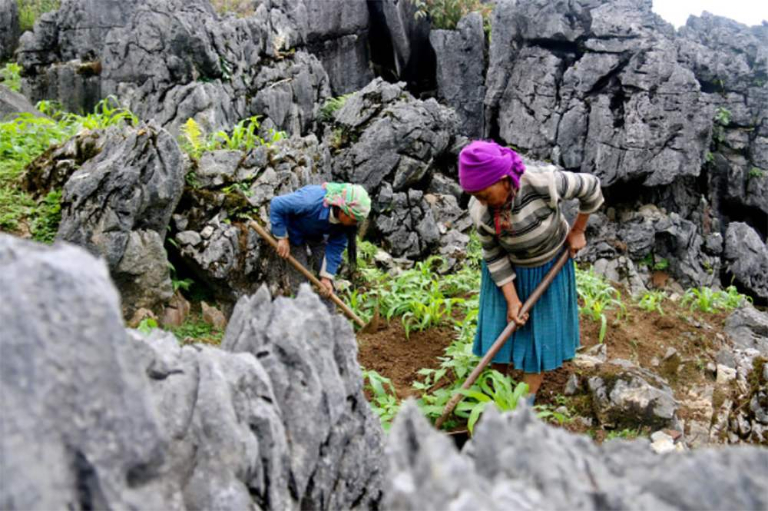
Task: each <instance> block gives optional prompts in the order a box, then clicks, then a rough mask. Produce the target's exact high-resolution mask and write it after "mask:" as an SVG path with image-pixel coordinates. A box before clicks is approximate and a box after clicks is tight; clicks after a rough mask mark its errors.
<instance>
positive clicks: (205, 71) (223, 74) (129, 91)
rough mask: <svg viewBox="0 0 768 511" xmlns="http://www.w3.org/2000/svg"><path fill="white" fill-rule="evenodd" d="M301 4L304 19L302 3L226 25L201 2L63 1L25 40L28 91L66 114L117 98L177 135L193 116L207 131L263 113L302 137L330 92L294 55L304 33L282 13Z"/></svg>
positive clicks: (264, 6) (309, 62)
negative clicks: (54, 101) (59, 105)
mask: <svg viewBox="0 0 768 511" xmlns="http://www.w3.org/2000/svg"><path fill="white" fill-rule="evenodd" d="M273 3H275V4H278V5H277V7H274V6H273V5H272V4H273ZM268 4H269V5H268ZM297 5H298V6H300V7H301V9H299V10H298V11H296V12H299V13H302V12H303V14H304V17H303V18H301V17H300V18H301V19H303V20H304V21H306V19H307V18H306V15H307V13H306V9H304V6H303V2H286V3H285V5H283V3H282V2H264V3H261V4H260V5H259V6H258V8H257V9H256V12H255V14H254V15H253V16H250V17H247V18H235V17H226V18H224V19H220V18H219V17H218V16H217V15H216V14H215V13H214V12H213V9H212V7H211V5H210V3H209V2H207V1H206V0H193V1H189V2H187V1H182V0H150V1H139V0H127V1H124V2H117V1H114V0H110V1H109V2H107V5H102V3H99V2H93V1H91V0H77V1H72V2H67V3H65V4H64V5H63V6H62V7H61V9H60V10H59V11H57V12H55V13H50V14H48V15H46V16H43V18H42V19H41V22H40V23H39V25H38V26H37V27H36V29H35V32H34V33H33V34H28V35H25V37H24V38H23V40H22V45H21V49H20V53H19V56H20V62H21V64H22V65H23V66H24V68H25V69H26V70H27V71H28V74H29V78H28V79H25V80H24V89H25V91H26V93H27V95H28V96H30V97H31V98H32V99H35V100H37V99H43V98H45V99H58V100H60V101H61V102H62V103H63V104H64V105H65V106H66V107H67V108H69V109H70V110H79V109H86V110H88V109H90V108H92V106H93V105H94V104H95V102H96V101H98V100H99V99H101V98H103V97H106V96H107V95H110V94H113V95H115V96H117V97H118V98H119V99H120V100H121V102H122V103H124V104H125V105H126V106H128V107H130V108H131V109H132V110H133V111H134V112H135V113H136V114H137V115H139V116H140V117H141V118H143V119H154V120H156V121H157V122H159V123H160V124H161V125H162V126H165V127H168V128H169V129H171V131H173V132H176V130H177V129H178V127H179V126H180V125H181V124H182V123H184V122H185V121H186V120H187V119H189V118H194V119H195V120H196V121H197V122H198V123H199V124H200V125H201V126H203V127H204V128H205V129H206V130H208V131H211V130H214V129H220V128H226V127H230V126H232V125H233V124H235V123H236V122H237V121H238V120H240V119H243V118H246V117H249V116H252V115H265V114H266V115H269V116H274V119H275V123H276V125H277V128H279V129H283V130H288V131H290V132H292V133H299V132H301V133H306V132H308V131H309V130H310V129H311V128H312V127H313V126H314V116H315V108H316V103H317V102H319V101H321V100H322V99H324V98H325V97H327V96H328V95H329V94H330V89H329V86H328V76H327V74H326V73H325V71H324V70H323V68H322V65H321V64H320V62H319V61H318V60H317V59H316V58H315V57H314V56H312V55H310V54H308V53H306V52H305V51H303V50H298V51H296V47H297V44H299V43H302V41H303V39H302V38H303V35H302V34H303V33H304V32H306V31H307V30H308V28H307V27H304V32H302V29H301V27H298V26H296V25H295V23H296V22H297V21H296V20H291V19H290V17H289V16H287V15H286V12H284V10H283V9H285V10H289V9H291V8H293V7H297ZM273 7H274V8H273ZM302 9H304V10H302ZM329 12H330V11H329ZM299 21H300V20H299Z"/></svg>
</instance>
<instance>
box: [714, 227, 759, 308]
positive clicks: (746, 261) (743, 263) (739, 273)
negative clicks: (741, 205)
mask: <svg viewBox="0 0 768 511" xmlns="http://www.w3.org/2000/svg"><path fill="white" fill-rule="evenodd" d="M724 255H725V260H726V261H727V269H728V271H729V272H730V273H731V274H732V275H733V276H734V277H735V279H736V282H737V283H738V284H740V285H741V286H743V287H744V288H745V289H747V290H748V291H749V292H750V293H752V294H754V295H755V296H759V297H760V298H762V299H763V300H768V246H766V244H765V241H764V240H761V239H760V235H759V234H757V232H755V230H754V229H752V228H751V227H750V226H749V225H747V224H745V223H741V222H733V223H732V224H730V225H729V226H728V231H727V232H726V234H725V254H724Z"/></svg>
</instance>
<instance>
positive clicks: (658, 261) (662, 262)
mask: <svg viewBox="0 0 768 511" xmlns="http://www.w3.org/2000/svg"><path fill="white" fill-rule="evenodd" d="M639 264H640V265H641V266H647V267H648V268H650V269H651V270H654V271H664V270H666V269H668V268H669V260H668V259H666V258H664V257H659V258H656V256H655V255H653V254H648V255H647V256H645V257H644V258H643V259H641V260H640V263H639Z"/></svg>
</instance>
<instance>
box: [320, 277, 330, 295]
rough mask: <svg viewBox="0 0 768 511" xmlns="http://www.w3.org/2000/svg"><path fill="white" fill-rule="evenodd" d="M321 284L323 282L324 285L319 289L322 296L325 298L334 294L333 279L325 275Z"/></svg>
mask: <svg viewBox="0 0 768 511" xmlns="http://www.w3.org/2000/svg"><path fill="white" fill-rule="evenodd" d="M320 284H322V286H320V289H319V291H320V296H322V297H323V298H330V297H331V295H332V294H333V281H332V280H331V279H328V278H325V277H323V278H322V279H320Z"/></svg>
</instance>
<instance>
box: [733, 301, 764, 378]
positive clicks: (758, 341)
mask: <svg viewBox="0 0 768 511" xmlns="http://www.w3.org/2000/svg"><path fill="white" fill-rule="evenodd" d="M725 333H726V334H727V335H728V337H729V338H730V340H731V342H732V343H733V345H734V346H735V347H737V348H741V349H749V348H753V349H756V350H758V351H759V352H760V353H762V354H763V356H766V357H768V314H766V313H765V312H760V311H759V310H757V309H755V308H754V307H750V306H744V307H741V308H739V309H736V310H735V311H733V313H732V314H731V315H730V316H728V319H727V320H726V322H725ZM734 366H735V363H734Z"/></svg>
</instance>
